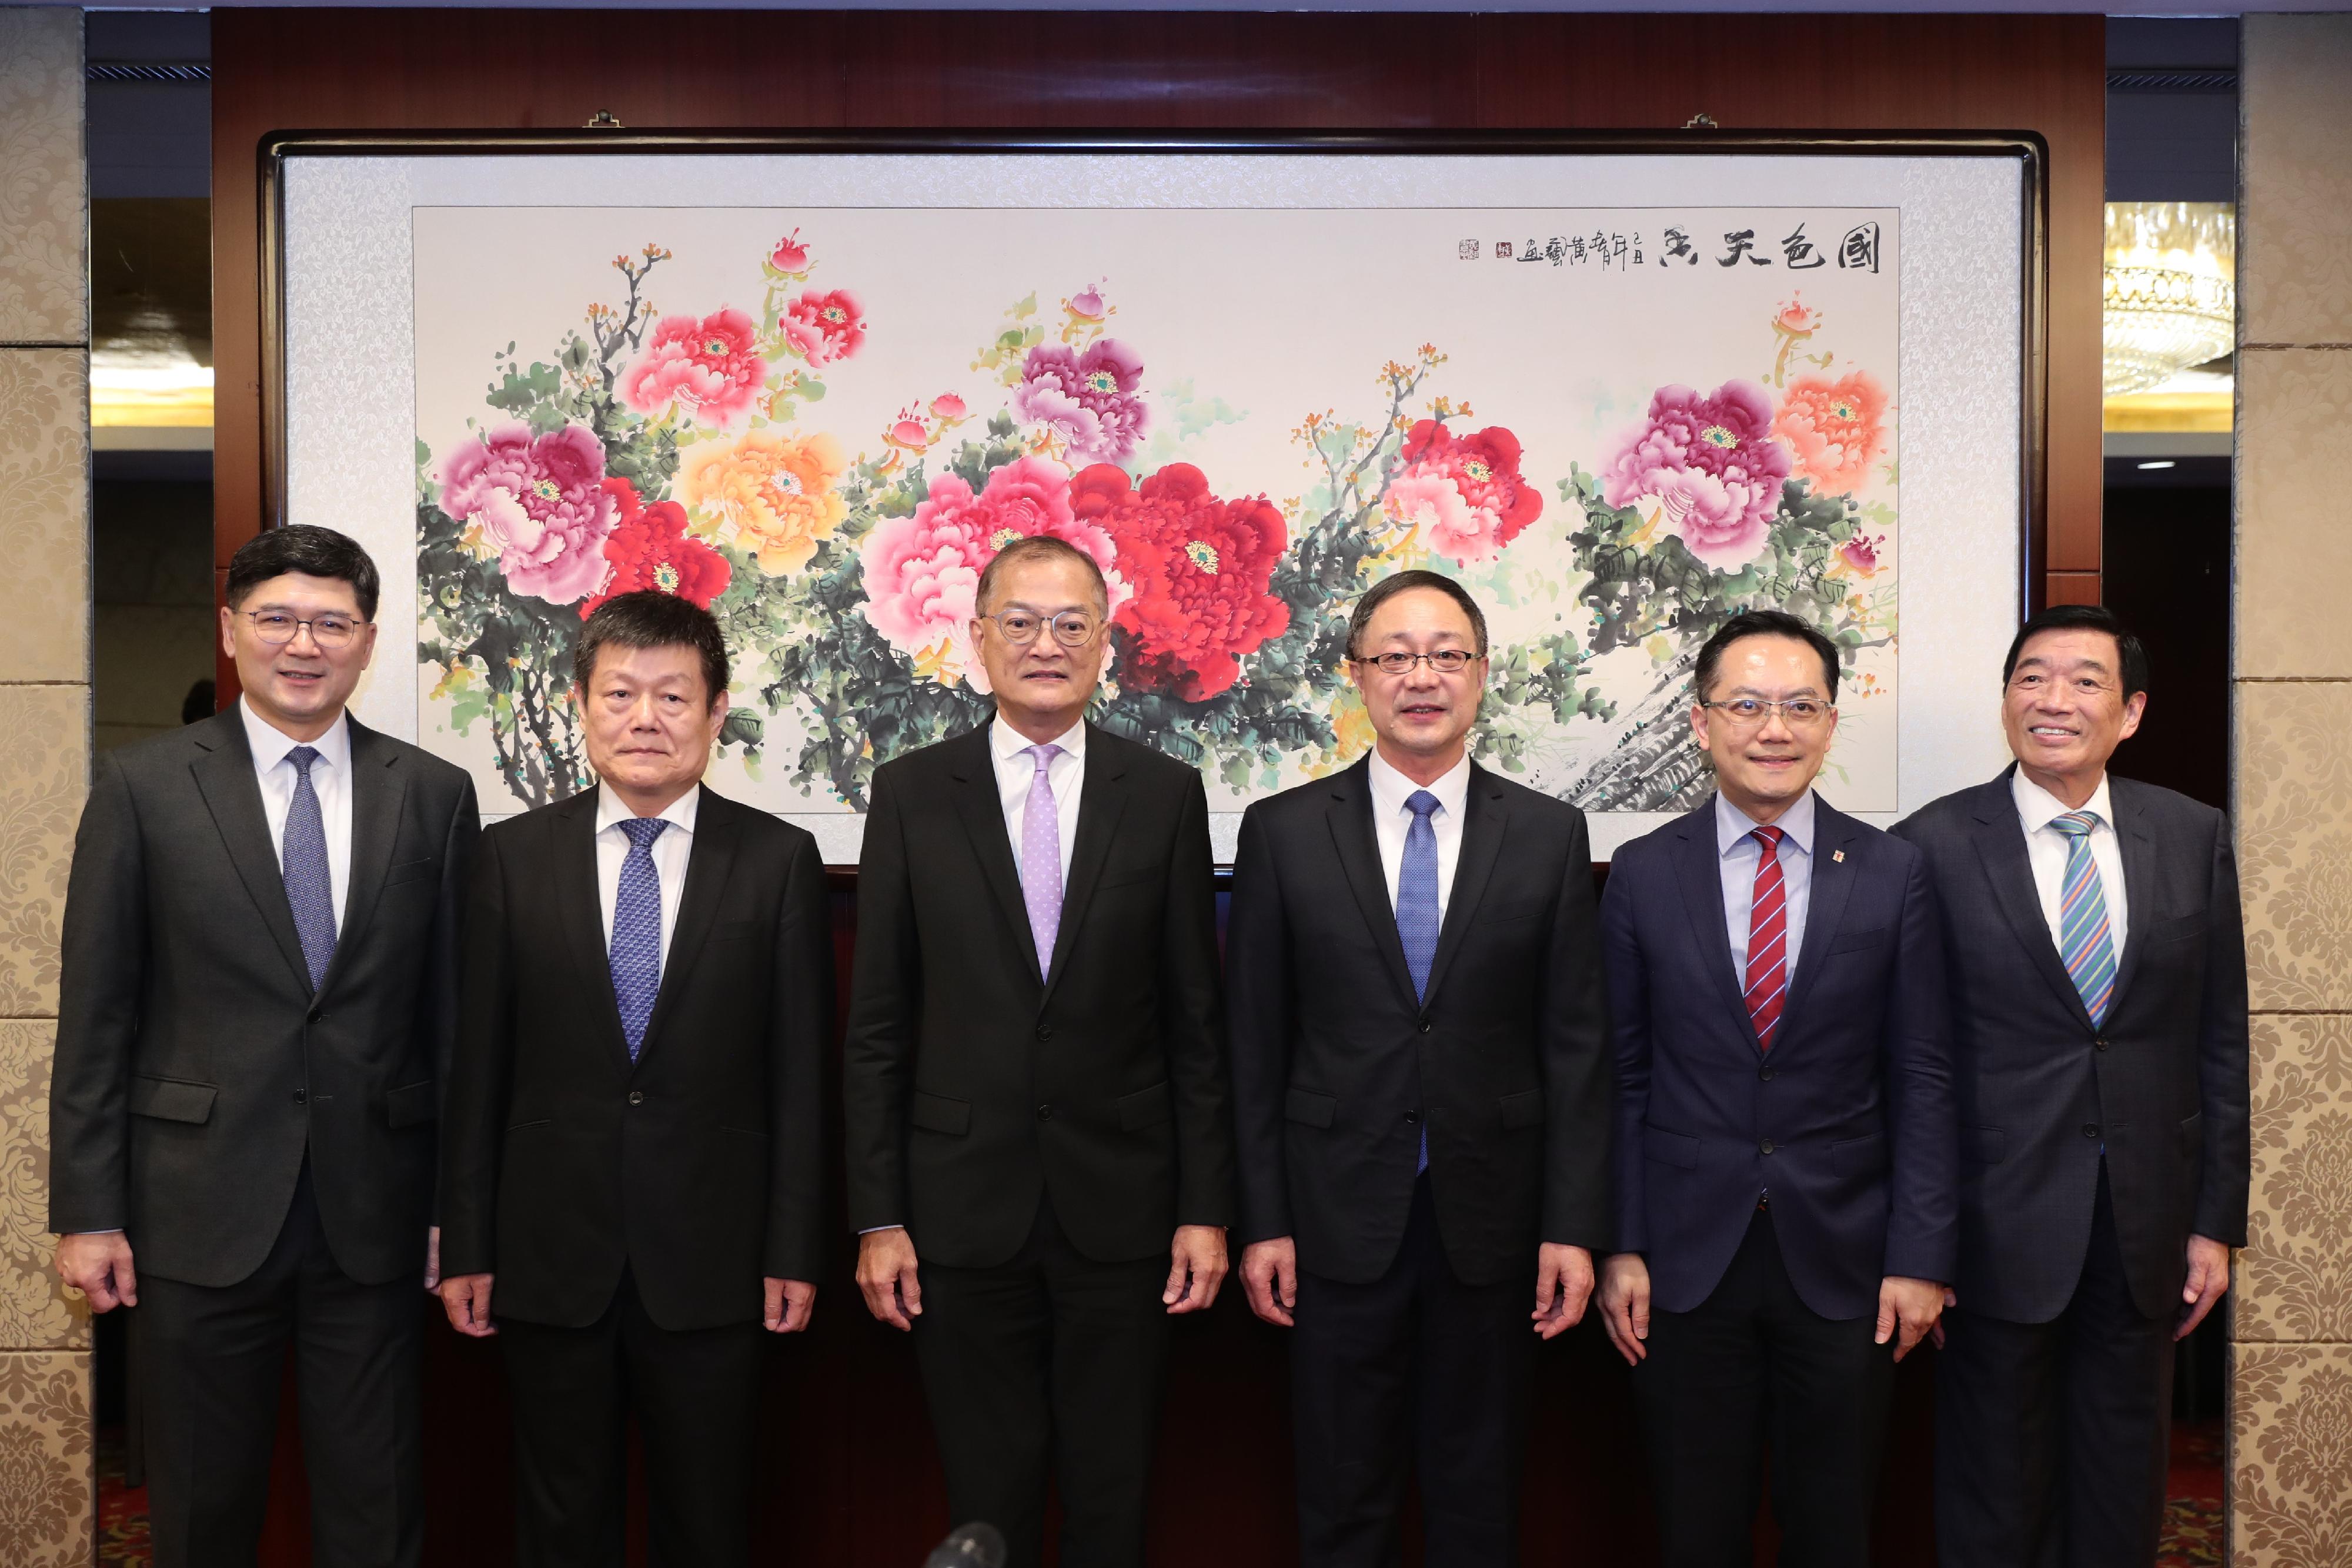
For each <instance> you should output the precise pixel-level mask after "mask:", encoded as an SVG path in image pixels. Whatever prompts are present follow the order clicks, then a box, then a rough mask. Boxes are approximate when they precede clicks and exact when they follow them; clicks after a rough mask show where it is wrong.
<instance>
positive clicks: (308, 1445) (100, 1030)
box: [49, 526, 478, 1568]
mask: <svg viewBox="0 0 2352 1568" xmlns="http://www.w3.org/2000/svg"><path fill="white" fill-rule="evenodd" d="M376 595H377V577H376V570H375V563H374V562H373V561H371V560H370V559H368V556H367V552H366V551H364V550H362V549H360V547H359V546H358V545H356V544H354V543H353V542H352V540H350V539H348V538H344V537H343V536H342V535H341V534H338V533H335V532H332V531H331V530H330V529H326V528H309V527H303V526H295V527H290V528H272V529H268V530H266V531H264V532H263V533H261V534H260V535H259V536H257V538H254V539H252V540H251V541H249V542H248V543H247V544H246V545H245V546H244V547H243V548H241V549H238V550H237V552H236V555H235V557H233V558H232V559H231V560H230V562H229V569H228V581H227V585H226V599H227V603H226V608H224V609H223V610H222V612H221V641H222V646H223V649H224V651H225V652H226V653H229V654H230V655H231V656H232V657H233V658H234V659H235V660H236V672H237V679H238V682H239V684H240V685H242V687H243V689H244V695H243V696H242V697H241V698H240V699H239V700H238V701H237V702H236V705H235V706H232V707H231V708H229V709H228V710H227V711H226V712H223V713H221V714H219V715H216V716H214V717H211V718H208V719H205V720H203V721H201V722H199V723H196V724H193V725H190V726H188V727H186V728H184V729H182V730H179V731H176V732H174V733H173V734H171V735H168V736H161V737H155V738H153V739H151V740H144V741H140V742H138V743H136V744H134V745H131V746H126V747H121V749H119V750H116V751H112V752H109V753H105V754H102V755H101V756H100V758H99V759H98V765H97V767H96V768H95V769H94V773H93V777H92V779H91V781H90V793H89V805H88V807H87V808H86V809H85V810H84V811H83V813H82V821H81V831H80V835H79V838H78V839H77V840H76V841H75V845H74V862H73V879H72V883H71V884H70V886H69V889H68V894H67V899H66V911H65V930H64V974H63V976H62V977H61V980H60V990H59V1005H58V1011H59V1018H58V1052H57V1071H56V1076H55V1078H54V1080H53V1082H52V1088H51V1095H50V1103H49V1128H50V1137H51V1140H52V1142H51V1149H52V1156H51V1161H50V1210H49V1215H50V1224H51V1225H52V1226H53V1227H54V1228H56V1229H57V1230H58V1231H59V1232H60V1233H62V1234H61V1239H60V1240H59V1242H58V1271H59V1272H60V1273H61V1274H62V1275H64V1277H65V1280H66V1282H67V1283H68V1284H69V1285H71V1286H73V1287H75V1288H76V1289H78V1290H80V1291H84V1292H85V1293H87V1295H88V1296H89V1303H90V1307H91V1309H92V1310H93V1311H96V1312H108V1311H110V1310H113V1309H114V1308H116V1307H118V1306H122V1307H130V1308H131V1309H132V1315H131V1326H132V1331H133V1343H134V1344H135V1346H136V1351H135V1354H134V1355H133V1358H132V1359H133V1369H132V1370H133V1374H134V1375H135V1376H136V1377H137V1379H138V1383H139V1387H140V1391H141V1396H142V1401H143V1414H144V1418H145V1419H144V1434H143V1437H144V1442H143V1447H144V1454H143V1457H144V1458H145V1461H146V1468H147V1477H148V1499H149V1501H148V1518H149V1521H150V1526H151V1529H152V1534H153V1541H154V1551H155V1561H156V1563H158V1564H159V1568H184V1565H186V1564H212V1563H219V1564H236V1565H240V1568H242V1565H247V1564H250V1563H252V1562H253V1560H254V1553H255V1551H256V1550H257V1545H258V1542H259V1538H260V1532H261V1521H262V1516H263V1512H264V1509H265V1506H266V1502H267V1498H268V1479H269V1469H270V1446H271V1440H272V1438H273V1437H275V1435H276V1433H277V1428H278V1384H279V1382H280V1379H281V1375H282V1374H283V1371H284V1369H285V1367H286V1365H287V1362H288V1351H289V1345H290V1347H291V1348H292V1350H293V1353H294V1354H293V1360H294V1364H295V1366H296V1384H297V1387H298V1391H299V1399H300V1409H301V1424H302V1448H303V1458H304V1464H305V1467H306V1469H308V1470H309V1473H310V1540H311V1550H312V1552H313V1555H314V1560H315V1561H317V1562H318V1563H320V1564H321V1565H322V1568H323V1565H325V1564H335V1565H337V1568H359V1565H362V1564H382V1565H384V1568H394V1565H406V1564H414V1563H416V1562H417V1561H418V1560H419V1557H420V1555H421V1552H422V1550H423V1540H424V1533H423V1531H424V1519H423V1515H422V1511H421V1509H420V1506H419V1495H420V1491H421V1486H422V1480H423V1474H422V1472H423V1449H422V1446H421V1443H420V1440H419V1436H418V1433H419V1427H420V1421H421V1414H420V1409H419V1403H420V1399H421V1390H420V1386H419V1383H420V1375H421V1372H422V1367H421V1364H420V1363H421V1358H422V1354H423V1343H424V1340H423V1333H422V1324H421V1322H420V1320H419V1318H418V1315H417V1300H416V1291H417V1286H418V1284H419V1282H420V1280H422V1281H423V1282H424V1283H425V1287H426V1288H427V1289H430V1288H431V1283H432V1282H431V1281H430V1279H429V1278H427V1277H426V1276H428V1275H429V1273H430V1271H431V1267H432V1266H431V1263H430V1261H429V1257H430V1250H431V1241H430V1231H429V1226H430V1223H431V1219H432V1204H433V1176H434V1137H433V1129H434V1121H435V1111H436V1103H437V1101H438V1098H439V1092H440V1091H439V1086H440V1084H441V1082H443V1081H444V1079H445V1077H446V1071H447V1069H448V1060H449V1051H450V1045H451V1038H452V1032H453V1030H452V1024H453V1019H454V1017H455V1007H456V991H457V977H456V959H457V915H458V897H459V894H460V891H461V889H462V888H463V885H464V881H465V871H466V862H467V857H468V856H469V855H470V854H471V852H472V851H473V847H474V841H475V834H476V830H477V827H478V821H477V818H476V815H475V806H474V790H473V786H472V785H471V784H470V783H469V782H468V781H467V779H466V776H465V775H464V774H463V773H462V772H460V771H459V770H458V769H457V768H453V767H451V766H450V765H449V764H448V763H446V762H443V761H440V760H438V759H436V758H432V757H428V756H426V755H425V753H424V752H422V751H419V750H418V749H416V748H415V747H413V746H409V745H407V744H405V743H404V742H402V741H397V740H394V739H392V738H390V737H386V736H383V735H379V734H377V733H376V732H375V731H374V730H372V729H369V728H368V727H365V726H364V725H362V724H361V723H359V721H358V720H356V719H354V718H352V716H350V714H349V713H348V712H347V711H346V710H345V706H344V705H345V704H346V703H347V702H348V701H349V700H350V698H351V695H352V691H353V690H354V689H355V688H356V687H357V686H358V685H359V680H360V676H361V675H362V673H363V672H364V671H365V670H366V669H367V665H368V660H369V658H370V656H371V655H372V654H373V651H374V647H375V626H374V623H373V622H374V616H375V609H376Z"/></svg>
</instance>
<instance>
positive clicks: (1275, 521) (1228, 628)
mask: <svg viewBox="0 0 2352 1568" xmlns="http://www.w3.org/2000/svg"><path fill="white" fill-rule="evenodd" d="M1070 507H1071V510H1072V511H1073V512H1074V513H1075V514H1076V517H1078V519H1079V520H1080V521H1081V522H1093V523H1098V524H1099V525H1100V526H1101V527H1103V528H1106V529H1108V532H1109V534H1110V537H1111V540H1112V542H1113V543H1114V544H1116V545H1117V546H1118V571H1119V576H1120V577H1121V578H1123V579H1125V580H1126V582H1127V584H1128V586H1129V588H1130V589H1131V590H1132V591H1133V592H1134V597H1133V598H1132V599H1129V601H1127V602H1126V603H1125V604H1124V605H1121V606H1120V607H1119V609H1118V612H1117V613H1115V614H1114V615H1113V616H1112V617H1111V622H1112V624H1114V625H1116V626H1118V627H1119V628H1120V629H1121V630H1123V631H1124V632H1126V633H1127V636H1128V639H1129V648H1130V654H1129V658H1128V660H1127V663H1126V664H1125V666H1124V668H1125V674H1124V676H1123V677H1122V678H1123V680H1124V681H1125V682H1126V683H1127V684H1129V685H1136V686H1140V687H1144V688H1151V687H1173V688H1174V690H1175V693H1176V695H1178V696H1180V697H1181V698H1182V699H1183V700H1185V701H1186V702H1201V701H1203V700H1204V699H1206V698H1209V697H1213V696H1215V695H1217V694H1218V693H1219V692H1222V691H1224V690H1225V689H1226V688H1228V687H1230V686H1231V685H1233V684H1234V681H1236V680H1237V679H1239V678H1240V676H1241V655H1243V654H1244V653H1255V652H1256V651H1257V650H1258V649H1259V648H1260V647H1262V646H1263V645H1264V644H1265V642H1266V640H1267V639H1268V638H1270V637H1279V636H1281V635H1282V633H1283V632H1285V631H1286V630H1288V629H1289V626H1290V606H1288V605H1287V604H1285V603H1284V602H1283V601H1281V600H1279V599H1276V597H1275V596H1274V595H1273V594H1272V593H1270V592H1269V591H1267V584H1268V583H1269V581H1270V580H1272V578H1273V575H1274V566H1275V562H1276V561H1277V560H1279V559H1282V552H1283V551H1284V549H1286V548H1287V547H1288V544H1289V535H1288V531H1287V530H1286V528H1285V527H1284V524H1283V520H1282V514H1281V512H1279V511H1278V510H1276V508H1275V507H1274V505H1273V504H1272V503H1271V502H1269V501H1267V500H1266V498H1265V497H1263V496H1253V497H1249V498H1247V499H1244V500H1238V501H1221V500H1219V499H1218V498H1217V497H1214V496H1213V495H1211V494H1210V493H1209V481H1208V476H1205V475H1203V474H1202V472H1201V471H1200V470H1199V469H1198V468H1195V467H1193V466H1192V465H1191V464H1189V463H1171V464H1170V465H1168V466H1166V467H1165V468H1162V469H1161V470H1160V472H1159V473H1157V474H1154V475H1153V476H1151V477H1150V478H1149V479H1146V480H1145V481H1144V482H1143V484H1142V485H1141V486H1140V487H1139V488H1129V484H1128V478H1127V475H1126V474H1125V473H1124V472H1123V471H1122V470H1120V469H1118V468H1116V467H1114V466H1112V465H1109V464H1108V463H1097V464H1096V465H1094V466H1093V467H1091V468H1088V469H1087V470H1086V471H1085V472H1084V473H1082V474H1080V475H1079V476H1077V477H1076V479H1073V480H1072V481H1071V482H1070Z"/></svg>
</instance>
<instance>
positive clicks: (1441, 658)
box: [1353, 648, 1486, 675]
mask: <svg viewBox="0 0 2352 1568" xmlns="http://www.w3.org/2000/svg"><path fill="white" fill-rule="evenodd" d="M1485 657H1486V655H1485V654H1484V653H1464V652H1463V651H1462V650H1461V649H1459V648H1440V649H1439V650H1437V652H1435V653H1405V652H1403V651H1402V650H1401V649H1400V650H1397V651H1394V652H1391V653H1375V654H1373V655H1372V656H1371V657H1370V658H1369V659H1355V660H1353V663H1356V664H1370V666H1371V667H1372V668H1374V669H1376V670H1378V671H1379V672H1380V673H1381V674H1384V675H1407V674H1412V667H1413V666H1414V665H1415V664H1428V666H1429V667H1430V668H1431V669H1433V670H1434V671H1436V672H1437V673H1438V674H1441V675H1458V674H1461V673H1462V672H1463V671H1465V670H1466V669H1468V668H1469V667H1470V662H1471V661H1472V660H1473V659H1483V658H1485Z"/></svg>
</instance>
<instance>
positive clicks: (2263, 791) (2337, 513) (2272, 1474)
mask: <svg viewBox="0 0 2352 1568" xmlns="http://www.w3.org/2000/svg"><path fill="white" fill-rule="evenodd" d="M2240 83H2241V91H2242V102H2243V113H2244V124H2243V141H2242V151H2241V160H2242V163H2241V170H2242V172H2241V183H2242V189H2241V191H2240V205H2239V237H2238V267H2239V288H2240V298H2241V301H2242V312H2241V317H2240V323H2239V338H2240V341H2239V349H2238V455H2237V483H2238V539H2237V578H2238V582H2237V601H2236V622H2237V650H2236V657H2235V661H2234V663H2235V670H2234V674H2235V675H2236V686H2235V691H2236V701H2237V758H2238V760H2237V822H2238V855H2239V862H2240V871H2241V874H2242V878H2243V883H2244V895H2245V907H2246V941H2247V964H2248V977H2249V980H2250V982H2251V988H2252V1005H2253V1009H2254V1020H2253V1144H2254V1156H2253V1215H2252V1221H2251V1224H2250V1227H2249V1236H2248V1240H2249V1245H2248V1246H2247V1248H2246V1249H2245V1251H2244V1252H2243V1253H2242V1254H2241V1255H2240V1257H2239V1260H2238V1270H2237V1301H2236V1302H2235V1304H2234V1312H2233V1316H2232V1317H2231V1335H2232V1339H2233V1341H2234V1344H2233V1349H2232V1357H2231V1360H2232V1366H2233V1370H2232V1374H2231V1456H2230V1524H2231V1562H2232V1563H2235V1564H2238V1565H2240V1568H2251V1565H2253V1564H2260V1565H2262V1568H2352V615H2347V613H2346V610H2345V605H2344V601H2343V597H2342V590H2341V586H2340V585H2341V584H2342V583H2344V582H2345V581H2347V580H2352V514H2347V504H2346V491H2345V486H2344V481H2343V476H2344V475H2345V474H2346V473H2347V471H2352V16H2248V17H2247V18H2246V19H2245V32H2244V42H2243V56H2242V71H2241V75H2240Z"/></svg>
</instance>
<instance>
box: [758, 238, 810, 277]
mask: <svg viewBox="0 0 2352 1568" xmlns="http://www.w3.org/2000/svg"><path fill="white" fill-rule="evenodd" d="M768 265H769V266H770V267H774V268H775V269H776V270H777V271H778V272H782V273H789V274H791V275H792V276H793V277H799V276H800V275H801V274H802V273H803V272H806V271H807V270H808V246H804V245H803V244H802V243H801V231H800V230H798V229H794V230H793V232H792V233H790V234H788V235H785V236H784V237H783V238H782V239H780V240H778V241H777V242H776V248H775V249H773V250H772V251H770V252H769V253H768Z"/></svg>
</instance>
